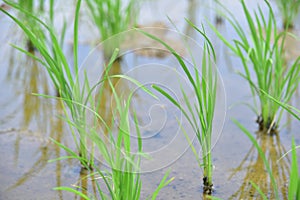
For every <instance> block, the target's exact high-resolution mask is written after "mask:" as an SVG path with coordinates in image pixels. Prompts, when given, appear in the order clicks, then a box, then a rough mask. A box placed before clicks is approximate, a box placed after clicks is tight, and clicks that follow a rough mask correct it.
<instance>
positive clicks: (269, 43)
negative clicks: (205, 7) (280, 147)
mask: <svg viewBox="0 0 300 200" xmlns="http://www.w3.org/2000/svg"><path fill="white" fill-rule="evenodd" d="M241 3H242V6H243V12H244V13H245V17H246V20H247V25H248V28H249V30H250V36H248V35H247V32H246V30H244V28H243V27H242V26H241V25H240V23H239V22H238V21H237V19H236V18H235V17H234V15H233V14H232V13H231V12H230V11H228V10H226V11H227V13H228V15H229V17H227V19H228V20H229V22H230V24H231V25H232V26H233V28H234V30H235V32H236V33H237V34H238V36H239V39H237V40H234V43H233V44H231V43H230V42H229V41H228V40H227V39H226V38H225V37H224V36H222V35H221V33H220V32H219V31H218V30H217V29H216V28H215V27H214V26H213V25H212V24H210V26H211V28H212V29H213V30H214V31H215V33H216V34H217V35H218V37H219V38H220V39H221V40H222V41H223V42H224V43H225V44H226V45H227V46H228V47H229V48H230V50H231V51H232V52H233V53H234V54H235V55H237V56H238V57H239V58H240V59H241V61H242V65H243V68H244V73H241V72H239V74H240V75H241V76H242V77H244V78H245V79H246V80H247V81H248V83H249V86H250V88H251V92H252V95H253V98H254V106H255V110H256V111H257V115H258V119H257V122H258V124H259V129H260V130H265V131H266V132H267V133H276V129H277V126H278V123H279V121H280V118H281V114H282V112H279V111H280V106H279V105H278V104H276V103H275V102H273V101H272V100H270V99H269V98H267V97H266V96H265V95H263V94H262V92H261V90H263V91H266V92H267V93H268V94H270V95H271V96H273V97H275V98H276V99H281V100H282V101H283V102H288V101H289V100H290V98H291V97H292V95H293V94H294V92H295V90H296V88H297V86H298V84H299V80H300V67H299V60H300V57H298V59H296V60H295V61H294V62H293V63H292V64H291V65H290V66H287V64H286V62H285V60H284V42H285V36H286V33H285V32H282V33H278V32H277V25H276V19H275V16H274V13H273V10H272V8H271V6H270V4H269V2H268V1H265V3H266V5H267V7H268V11H269V15H268V17H265V15H264V14H263V12H262V10H261V8H258V13H256V12H255V13H254V17H252V16H251V14H250V13H249V10H248V8H247V6H246V4H245V2H244V0H242V1H241ZM223 8H224V9H226V8H225V7H223ZM249 61H250V62H249ZM256 96H258V98H259V104H260V105H259V107H260V108H258V106H257V102H256V99H255V98H256ZM259 109H260V111H258V110H259ZM278 113H279V116H278V117H277V115H278Z"/></svg>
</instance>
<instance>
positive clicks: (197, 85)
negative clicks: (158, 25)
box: [143, 21, 217, 194]
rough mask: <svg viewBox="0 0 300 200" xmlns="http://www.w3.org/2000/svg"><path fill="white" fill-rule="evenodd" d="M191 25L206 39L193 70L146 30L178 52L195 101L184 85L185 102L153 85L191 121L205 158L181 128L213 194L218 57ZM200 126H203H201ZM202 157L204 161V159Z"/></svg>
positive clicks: (205, 188) (206, 185) (202, 32)
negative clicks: (216, 67)
mask: <svg viewBox="0 0 300 200" xmlns="http://www.w3.org/2000/svg"><path fill="white" fill-rule="evenodd" d="M188 23H189V25H190V26H192V27H193V28H194V29H195V30H197V31H198V32H199V33H200V34H201V35H202V36H203V37H204V38H205V39H204V48H203V54H202V55H201V58H202V63H201V66H196V64H195V63H194V65H193V68H192V70H193V71H190V69H189V68H188V67H187V65H186V63H185V61H184V59H183V58H182V57H181V56H180V55H179V54H178V53H177V52H176V51H175V50H174V49H173V48H172V47H171V46H169V45H168V44H167V43H165V42H164V41H163V40H161V39H159V38H157V37H155V36H153V35H150V34H149V33H146V32H143V33H144V34H145V35H147V36H148V37H150V38H152V39H153V40H155V41H158V42H160V43H161V44H162V45H164V46H165V47H166V48H167V49H168V50H169V51H170V52H171V53H172V54H173V56H175V58H176V59H177V61H178V62H179V64H180V66H181V68H182V69H183V71H184V73H185V75H186V77H187V79H188V81H189V83H190V84H191V86H192V88H193V92H194V93H195V97H196V103H195V104H192V103H191V102H190V99H189V98H188V95H187V94H186V92H185V91H184V90H183V89H182V90H181V92H182V95H183V97H184V104H185V105H182V104H181V102H179V101H177V100H176V99H175V98H173V97H172V96H171V94H169V93H168V92H167V91H166V90H164V89H163V88H162V87H160V86H158V85H153V86H152V87H153V88H154V89H155V90H157V91H158V92H160V93H161V94H162V95H164V96H165V97H166V98H167V99H168V100H170V102H171V103H173V104H174V105H175V106H176V107H177V108H178V109H179V110H180V111H181V112H182V113H183V115H184V116H185V118H186V119H187V121H188V123H189V124H190V126H191V127H192V129H193V131H194V133H195V135H196V137H197V139H198V142H199V144H200V145H201V148H202V158H199V155H198V153H197V151H196V149H195V147H194V146H193V144H192V141H191V139H190V138H189V136H188V135H187V133H186V132H185V130H184V128H183V127H181V128H182V130H183V132H184V134H185V136H186V139H187V140H188V142H189V144H190V145H191V147H192V150H193V152H194V155H195V157H196V159H197V162H198V165H199V167H203V169H204V170H203V185H204V187H203V193H204V194H211V193H212V186H213V183H212V171H213V165H212V156H211V148H212V146H211V138H212V132H213V127H212V122H213V118H214V109H215V103H216V94H217V71H216V69H214V66H213V65H214V64H213V61H212V60H211V56H213V58H214V59H215V52H214V49H213V46H212V44H211V42H210V41H209V39H208V38H207V36H206V34H205V32H204V31H201V30H200V29H198V28H197V27H196V26H195V25H193V24H192V22H190V21H188ZM200 73H201V75H202V76H200V75H199V74H200ZM199 126H200V127H199ZM201 160H202V162H201Z"/></svg>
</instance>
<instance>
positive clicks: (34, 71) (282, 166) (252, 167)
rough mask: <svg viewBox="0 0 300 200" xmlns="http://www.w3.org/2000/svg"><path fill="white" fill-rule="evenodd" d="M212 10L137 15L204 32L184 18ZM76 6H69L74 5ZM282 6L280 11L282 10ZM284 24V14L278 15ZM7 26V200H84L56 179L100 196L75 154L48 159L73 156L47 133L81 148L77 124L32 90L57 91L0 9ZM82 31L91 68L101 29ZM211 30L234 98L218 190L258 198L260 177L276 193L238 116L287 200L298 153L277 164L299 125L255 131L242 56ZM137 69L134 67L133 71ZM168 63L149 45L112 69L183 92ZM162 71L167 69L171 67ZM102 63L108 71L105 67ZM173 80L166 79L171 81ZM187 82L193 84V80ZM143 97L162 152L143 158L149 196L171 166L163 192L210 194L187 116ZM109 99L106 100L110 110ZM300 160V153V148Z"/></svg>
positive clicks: (124, 86) (144, 22) (2, 137)
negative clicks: (187, 131) (184, 126)
mask: <svg viewBox="0 0 300 200" xmlns="http://www.w3.org/2000/svg"><path fill="white" fill-rule="evenodd" d="M238 2H239V1H237V0H236V1H224V4H225V5H226V6H228V8H229V9H231V10H237V11H239V12H236V13H235V14H237V16H239V17H238V18H239V19H241V20H244V18H243V17H242V16H243V15H242V12H240V11H241V8H240V5H239V3H238ZM257 2H258V1H251V2H249V7H251V8H255V6H256V3H257ZM207 4H209V5H207ZM210 7H213V4H212V3H204V1H200V0H199V1H196V0H194V1H193V0H191V1H184V0H180V1H177V3H176V4H174V3H173V1H172V0H163V1H159V2H158V1H145V2H144V3H143V4H142V10H141V13H143V14H142V15H141V17H140V19H139V24H141V26H157V25H158V24H159V26H160V27H161V26H162V27H170V28H171V27H172V25H171V24H170V22H169V21H168V19H167V18H166V17H165V16H166V15H168V16H169V17H170V18H171V19H172V21H173V22H174V23H175V24H176V26H178V28H179V30H181V31H183V32H184V33H186V34H188V35H189V36H191V37H193V38H196V39H197V37H199V36H197V35H196V34H195V32H193V31H192V30H191V29H189V28H188V26H187V25H186V24H185V23H184V20H183V19H184V17H188V18H189V19H191V20H193V21H194V22H195V23H196V24H197V25H199V24H200V22H201V20H202V19H203V18H204V16H207V17H208V19H209V20H210V21H212V22H213V21H214V17H215V13H214V12H213V11H212V10H211V9H208V8H210ZM61 10H63V9H61ZM73 10H74V9H71V11H73ZM157 10H158V11H159V12H157ZM275 12H278V11H277V10H276V9H275ZM156 13H159V14H156ZM68 16H72V15H71V14H69V15H68ZM298 20H299V19H298ZM157 22H159V23H157ZM279 23H280V18H278V24H279ZM0 24H1V26H0V32H1V33H3V34H1V35H0V41H1V44H2V46H1V48H0V55H1V58H2V62H1V63H0V81H1V88H0V94H1V97H2V98H1V99H0V111H1V116H0V147H1V148H0V151H1V152H0V160H1V162H0V169H1V172H0V180H1V181H0V199H12V200H16V199H64V200H65V199H78V197H75V196H74V195H73V194H70V193H68V192H57V191H54V190H52V188H54V187H57V186H70V185H72V184H75V185H79V186H82V187H84V188H88V191H89V192H90V193H94V189H95V188H94V184H93V182H92V181H91V180H89V179H81V177H83V176H84V173H83V172H81V171H80V167H79V163H78V162H77V161H70V160H66V161H57V162H50V163H49V162H48V160H51V159H55V158H57V157H59V156H64V155H66V153H65V152H64V151H63V150H61V149H60V148H59V147H58V146H56V145H55V144H53V143H52V142H51V141H50V140H49V137H51V138H53V139H55V140H57V141H60V142H62V143H63V144H66V145H68V146H70V147H74V144H73V143H72V138H71V134H70V130H69V129H68V127H67V125H66V124H65V122H63V121H62V120H60V119H59V118H58V116H60V115H62V114H63V110H62V107H61V104H60V102H59V101H55V100H49V99H45V98H42V97H37V96H34V95H32V93H42V94H48V95H55V93H56V92H55V90H54V89H53V87H52V85H51V83H50V81H49V79H48V78H47V74H46V72H45V70H44V68H42V67H41V66H39V64H37V63H35V62H34V61H32V59H30V58H28V57H26V56H24V55H22V54H21V53H18V52H17V51H16V50H13V49H12V47H11V46H9V43H13V44H15V43H17V44H19V45H22V39H20V38H21V37H22V34H21V33H20V31H19V30H18V29H16V28H15V27H14V25H13V24H12V23H11V21H9V20H8V19H7V18H6V17H4V16H3V14H0ZM85 26H87V27H90V25H89V24H88V25H86V24H83V25H82V27H85ZM70 27H71V26H70ZM218 28H219V30H220V31H221V32H222V33H223V34H224V35H225V36H226V37H227V38H234V37H235V35H234V34H233V30H232V28H231V27H230V26H229V24H228V23H226V22H224V23H223V24H221V25H219V27H218ZM298 28H299V27H297V26H296V31H295V34H298V35H300V34H299V31H297V29H298ZM70 29H72V27H71V28H70ZM84 30H85V29H84V28H82V29H81V31H83V32H82V36H81V38H80V39H81V43H80V47H79V53H80V62H81V63H84V64H85V65H83V66H90V63H95V62H96V60H97V62H100V63H101V58H100V59H99V58H98V56H96V57H93V55H90V56H89V59H88V60H85V61H84V59H85V57H86V56H87V55H88V53H89V52H90V51H91V49H92V47H91V46H89V45H88V44H89V43H93V42H94V41H97V35H96V34H95V33H96V31H95V30H91V31H89V33H88V34H86V33H85V32H84ZM69 31H70V30H69ZM207 31H208V34H209V36H210V38H211V39H212V41H213V43H214V45H215V49H216V53H217V58H218V59H217V66H218V69H219V71H220V75H221V77H222V80H223V83H224V87H225V92H226V93H225V94H226V102H227V104H226V107H225V110H226V118H225V122H224V123H223V122H222V113H223V112H222V104H221V107H220V108H218V109H217V115H219V116H217V118H216V121H215V123H216V126H217V127H218V128H222V132H218V131H217V133H216V134H215V135H214V141H215V145H214V148H213V162H214V180H213V181H214V190H215V191H214V195H215V196H217V197H220V198H223V199H253V198H259V196H258V194H257V193H256V192H255V190H253V188H252V187H251V184H250V181H253V182H255V183H257V184H258V185H259V186H260V187H261V188H262V189H263V190H264V192H265V193H267V194H268V193H272V192H271V191H272V190H271V186H270V180H269V179H268V176H267V173H266V171H265V170H264V169H263V163H262V161H261V159H260V158H259V157H258V153H257V151H256V150H255V148H254V147H253V145H252V144H251V142H250V141H249V139H248V138H247V137H246V136H245V135H244V134H243V133H242V132H241V130H240V129H239V128H238V127H237V126H236V125H234V124H233V122H232V121H231V118H235V119H237V120H239V121H240V122H241V123H242V124H243V125H244V126H245V127H246V128H247V129H248V130H250V131H251V132H252V133H253V134H254V135H255V136H256V137H257V140H258V141H259V144H260V145H261V147H262V149H263V150H264V151H265V153H266V155H267V157H268V159H269V160H270V162H271V163H272V169H273V173H274V174H275V177H276V179H277V183H278V186H279V190H280V192H281V198H282V199H286V192H287V186H288V180H289V175H288V174H289V171H288V169H289V166H290V160H289V159H288V158H284V159H282V160H280V161H278V162H277V160H278V159H279V158H280V157H281V155H283V154H284V153H285V152H286V151H287V150H289V149H290V146H291V139H292V137H293V136H294V137H295V140H296V144H298V145H299V144H300V135H299V134H298V130H299V128H300V124H299V122H297V121H296V120H294V119H291V118H290V117H289V116H288V115H284V117H283V120H282V121H281V124H280V134H279V136H278V137H277V136H273V137H269V136H261V135H260V134H256V130H257V124H256V123H255V119H256V116H255V114H254V113H253V112H252V111H251V110H250V109H249V108H248V107H247V106H245V105H244V103H252V99H251V94H250V90H249V88H248V87H249V86H248V84H247V83H246V82H245V81H244V80H243V79H242V78H241V77H240V76H238V75H237V74H236V73H235V70H236V69H238V68H239V67H238V66H241V63H240V62H239V60H238V59H237V58H235V57H234V56H232V55H230V53H229V52H228V51H227V48H226V47H225V46H224V45H223V44H222V43H221V42H220V41H219V40H218V39H217V38H216V36H215V35H214V34H212V33H211V31H209V29H207ZM12 33H14V34H12ZM158 34H159V33H158ZM162 34H166V38H167V39H169V41H174V40H173V38H171V36H170V35H172V34H168V33H162ZM70 41H71V39H70V40H67V41H66V42H67V44H66V52H67V53H69V54H70V60H71V53H70V52H71V50H72V44H71V43H70ZM135 43H137V45H141V44H143V43H146V42H145V41H144V40H142V39H139V40H138V41H135ZM295 44H296V42H293V41H289V42H288V45H291V46H288V48H287V49H289V50H290V51H291V53H290V54H289V56H290V57H292V58H293V56H294V55H299V51H298V50H299V49H297V47H298V46H299V45H295ZM130 45H131V46H132V45H133V44H130ZM130 45H129V46H130ZM180 45H181V44H180V43H179V44H178V45H177V44H176V41H174V46H175V47H178V49H179V50H182V48H181V46H180ZM94 52H96V54H94V55H97V53H99V54H101V49H96V50H95V51H94ZM162 52H163V51H158V54H159V55H163V54H161V53H162ZM146 53H147V52H146ZM151 53H153V52H150V55H152V54H151ZM156 53H157V52H154V54H155V55H157V54H156ZM95 59H96V60H95ZM132 66H134V69H135V70H132V69H133V67H132ZM136 66H142V68H139V69H140V70H137V67H136ZM165 66H172V67H174V66H175V67H176V62H175V61H174V59H173V58H171V57H170V56H168V54H167V55H163V56H160V57H153V56H152V57H151V56H150V57H149V54H145V52H131V53H127V54H126V55H124V58H123V60H122V61H121V63H120V66H118V67H115V68H114V69H115V70H116V71H115V73H120V72H122V73H125V74H129V75H131V76H132V77H134V78H136V79H138V80H139V81H144V83H146V84H150V83H151V82H159V83H162V84H168V85H169V86H170V85H171V86H174V88H172V91H173V92H175V94H177V93H178V88H176V87H175V86H176V83H177V82H176V81H177V80H178V79H180V78H182V77H181V76H180V75H178V74H176V77H177V76H178V79H177V80H172V79H168V78H169V77H170V76H172V77H174V74H173V72H172V71H171V70H168V69H169V68H165ZM177 67H178V66H177ZM92 69H93V68H92ZM92 69H89V70H87V71H88V72H90V73H91V75H90V76H91V77H90V78H91V79H95V80H97V79H98V78H99V77H98V76H93V74H94V75H95V74H96V75H97V74H99V76H100V73H99V72H98V71H93V70H92ZM164 69H165V70H167V71H163V70H164ZM239 69H241V68H239ZM97 70H100V72H101V68H100V69H97ZM166 80H167V82H164V81H166ZM118 87H120V91H126V90H128V91H130V90H132V89H133V86H132V85H130V84H128V83H126V82H125V83H123V82H119V85H118ZM186 87H187V88H188V86H186ZM136 94H137V95H136V98H134V101H133V106H134V107H135V108H137V109H138V110H139V111H140V112H139V113H138V119H139V122H140V128H141V130H142V133H143V137H144V138H143V143H144V151H146V152H148V153H150V154H151V155H152V156H153V158H154V159H153V160H152V161H147V160H144V163H142V169H143V170H144V172H145V173H143V174H142V180H143V190H142V199H145V198H146V197H147V196H149V195H150V194H151V192H153V191H154V189H155V187H157V185H158V183H159V181H160V179H161V178H162V177H163V175H164V173H165V172H166V171H167V170H171V174H170V177H175V180H174V181H173V182H172V183H171V184H170V185H168V186H167V187H165V188H164V189H163V190H162V191H161V193H160V195H159V197H158V199H201V198H202V197H203V196H202V171H201V169H200V168H199V167H198V166H197V163H196V160H195V158H194V155H193V153H192V151H191V150H190V149H189V148H187V143H186V142H185V139H184V136H183V135H182V134H175V133H178V125H177V121H176V118H175V117H174V116H180V115H179V114H180V113H178V111H177V110H176V109H175V108H174V107H172V106H171V104H170V103H168V102H167V101H164V100H163V99H162V100H161V101H159V102H157V101H155V100H153V99H151V98H149V96H147V95H145V94H143V93H141V92H140V91H137V93H136ZM221 97H222V95H221ZM179 98H180V96H179ZM299 98H300V97H299V92H298V93H297V94H296V95H295V98H294V99H293V100H292V103H293V105H294V106H296V107H298V108H299V107H300V105H299ZM110 106H111V105H110V104H108V105H105V106H104V107H105V108H106V109H107V107H108V108H109V107H110ZM108 113H109V112H108ZM108 118H109V114H108ZM157 119H158V120H157ZM219 133H220V134H219ZM298 157H299V158H300V154H299V153H298ZM270 198H272V196H271V197H270Z"/></svg>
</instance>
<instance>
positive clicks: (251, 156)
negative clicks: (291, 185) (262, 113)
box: [229, 132, 290, 199]
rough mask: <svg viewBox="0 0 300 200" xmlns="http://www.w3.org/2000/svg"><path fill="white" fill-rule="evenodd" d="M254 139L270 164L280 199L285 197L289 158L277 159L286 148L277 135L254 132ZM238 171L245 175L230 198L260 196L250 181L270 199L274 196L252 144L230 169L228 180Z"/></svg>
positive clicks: (268, 179)
mask: <svg viewBox="0 0 300 200" xmlns="http://www.w3.org/2000/svg"><path fill="white" fill-rule="evenodd" d="M256 140H257V142H258V143H259V145H260V147H261V149H262V151H263V152H264V154H265V155H266V158H267V160H268V162H269V164H270V167H271V169H272V173H273V175H274V178H275V180H276V183H277V186H278V189H279V192H280V195H281V199H287V191H288V187H287V183H288V180H289V168H290V160H289V159H288V158H287V157H286V158H284V159H281V160H280V161H278V159H279V158H280V157H281V156H282V155H283V154H284V153H285V152H286V149H285V148H284V146H283V145H282V144H281V142H280V137H279V135H274V136H271V137H270V136H269V135H266V134H264V133H261V132H258V133H257V134H256ZM240 173H245V176H244V178H243V181H242V184H241V186H240V187H239V189H238V190H237V191H236V192H235V193H233V194H232V195H231V197H230V198H231V199H253V198H260V195H259V193H258V192H257V191H256V189H255V188H254V187H253V186H252V184H251V182H253V183H255V184H257V185H258V187H259V188H260V189H261V190H262V191H263V193H264V194H266V195H267V196H268V197H269V198H270V199H274V198H275V197H274V193H273V187H272V185H271V182H270V178H269V175H268V173H267V171H266V170H265V166H264V162H263V160H262V158H261V157H260V156H259V154H258V152H257V150H256V148H255V147H254V146H253V145H252V147H251V148H250V150H249V151H248V152H247V154H246V155H245V157H244V159H243V160H242V161H241V163H240V164H239V165H238V166H237V167H236V168H234V169H233V170H232V173H231V175H230V176H229V180H231V179H232V178H233V177H234V176H237V175H238V174H240Z"/></svg>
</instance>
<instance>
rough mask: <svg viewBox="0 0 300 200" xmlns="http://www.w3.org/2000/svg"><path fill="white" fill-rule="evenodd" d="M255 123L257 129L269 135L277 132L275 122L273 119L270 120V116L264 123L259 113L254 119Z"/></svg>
mask: <svg viewBox="0 0 300 200" xmlns="http://www.w3.org/2000/svg"><path fill="white" fill-rule="evenodd" d="M256 123H258V126H259V131H261V132H265V133H267V134H270V135H275V134H277V133H278V131H277V124H276V122H274V120H271V118H268V121H267V123H266V124H265V123H264V119H263V118H262V116H261V115H259V116H258V117H257V119H256Z"/></svg>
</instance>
